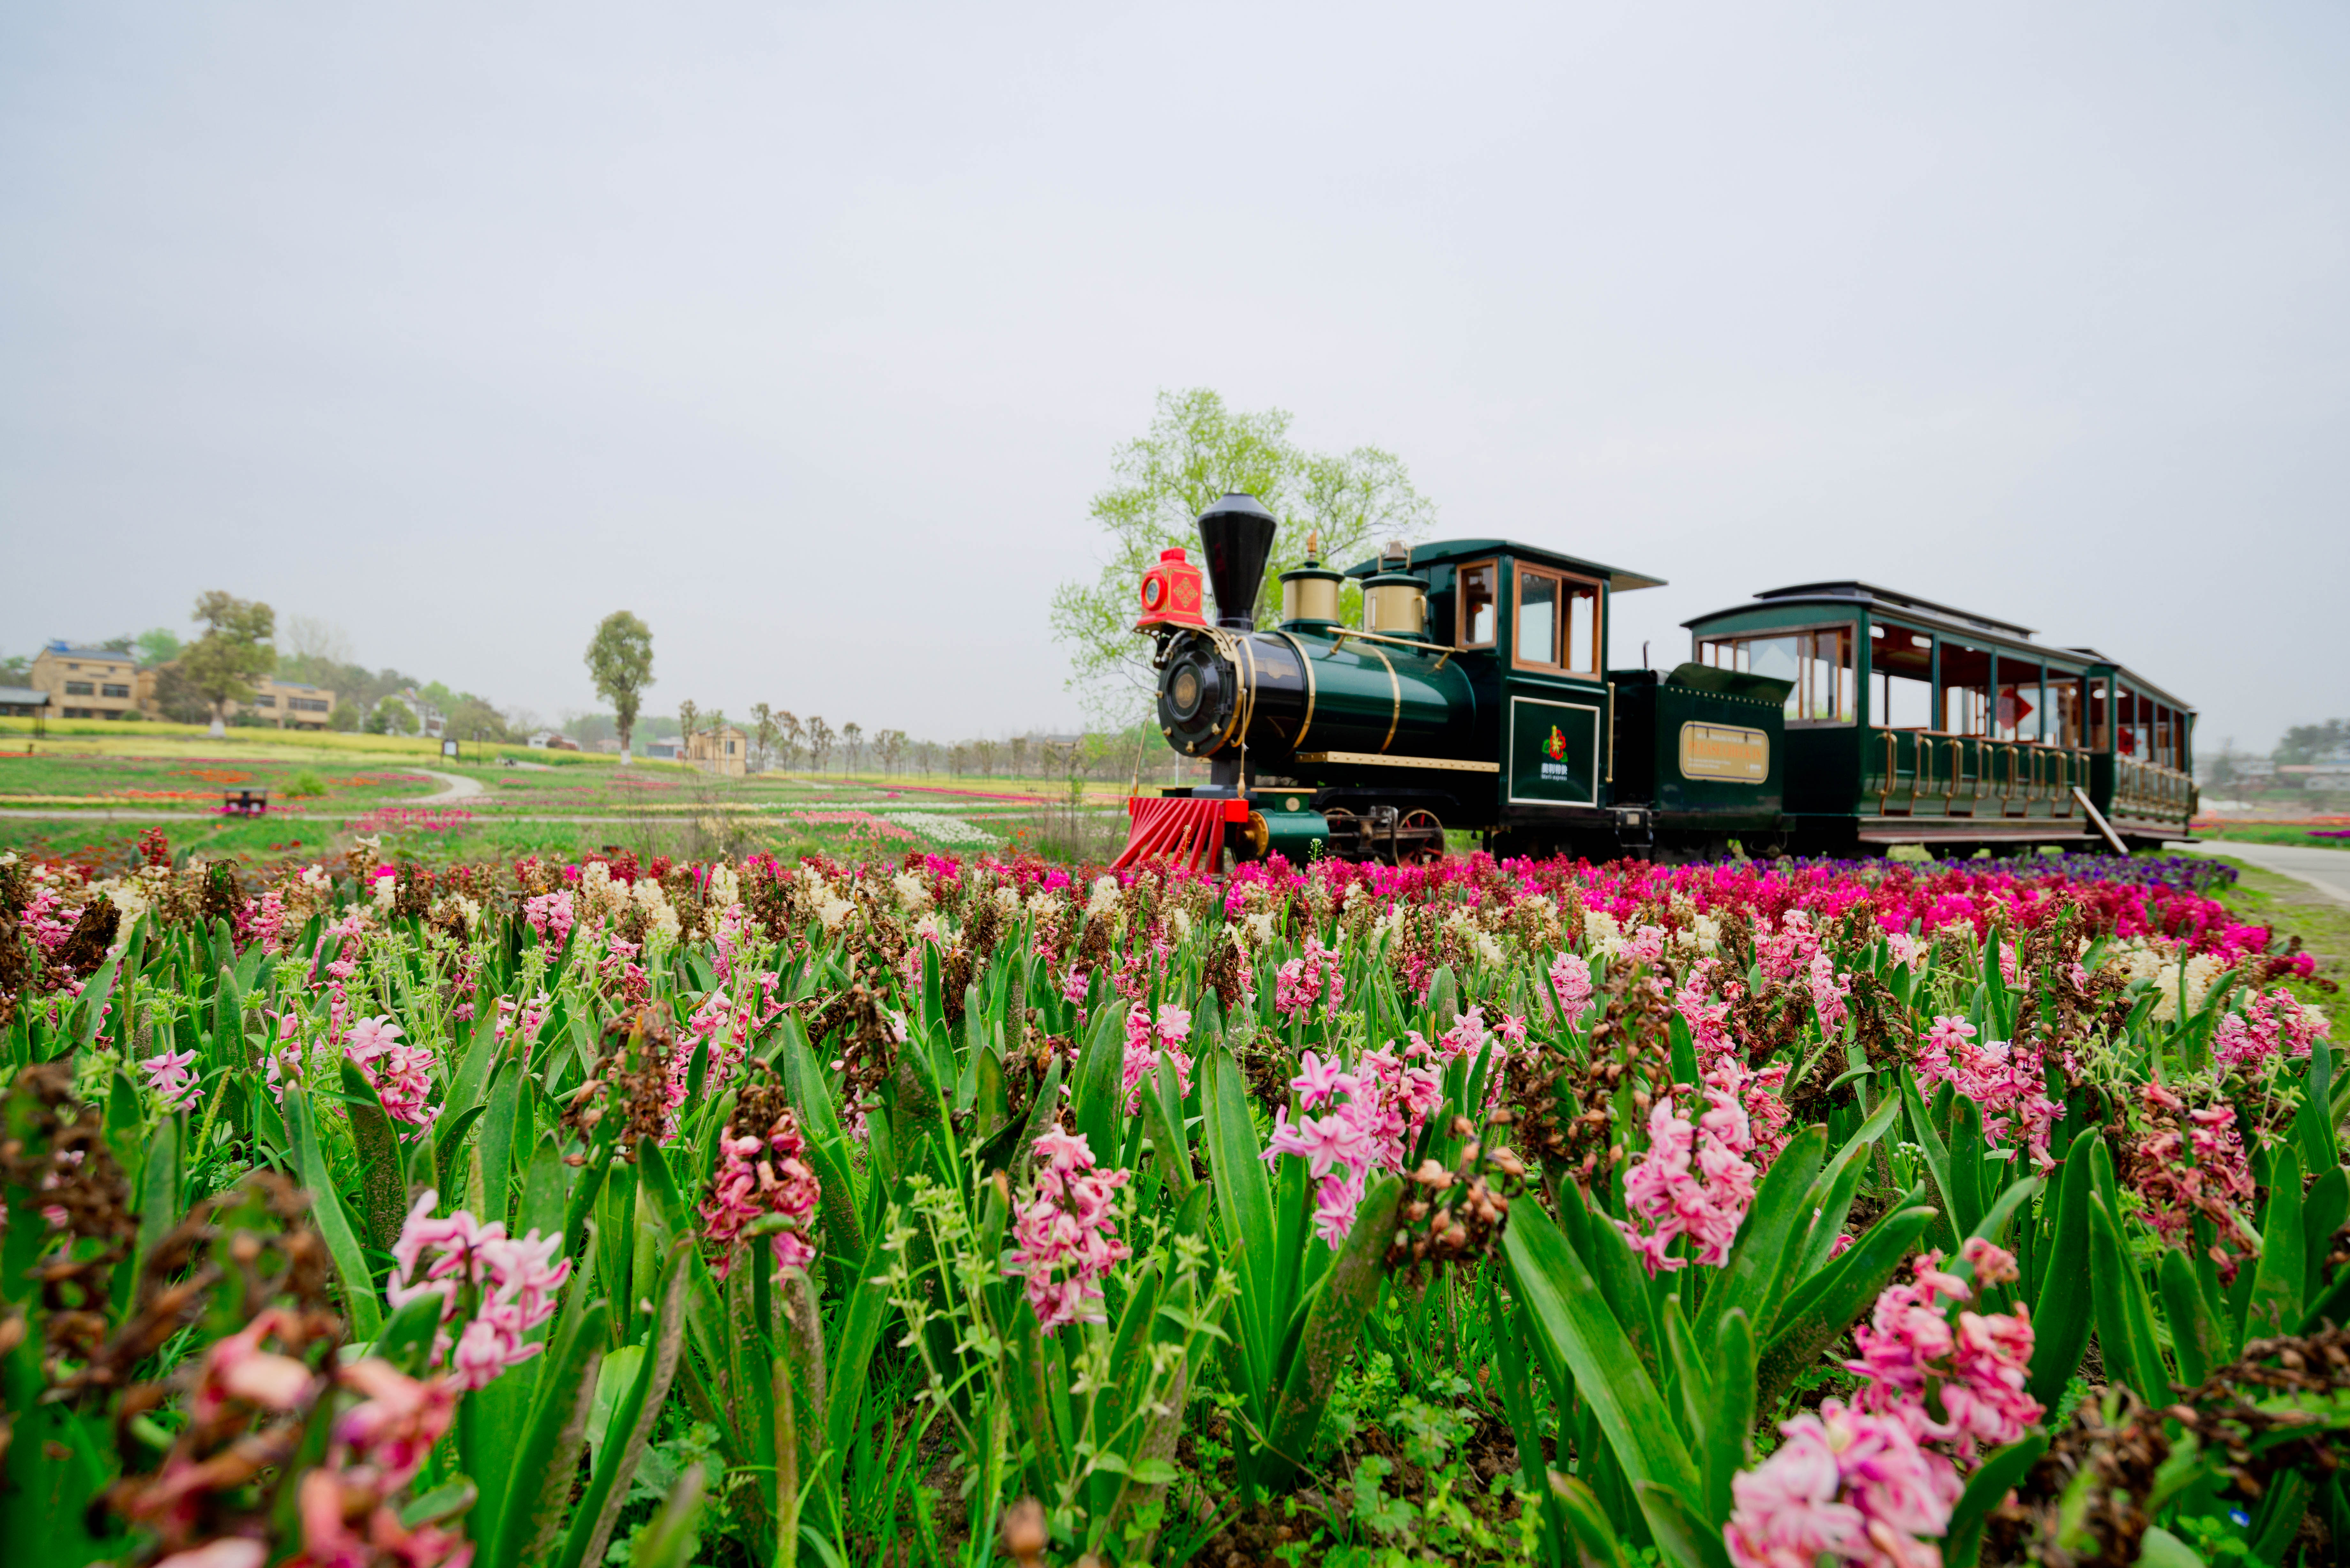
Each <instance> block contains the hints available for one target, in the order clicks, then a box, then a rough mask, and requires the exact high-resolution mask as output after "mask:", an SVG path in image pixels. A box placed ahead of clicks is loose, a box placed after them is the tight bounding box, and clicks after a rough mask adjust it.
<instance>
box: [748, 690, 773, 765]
mask: <svg viewBox="0 0 2350 1568" xmlns="http://www.w3.org/2000/svg"><path fill="white" fill-rule="evenodd" d="M751 723H752V725H753V729H752V734H751V744H752V746H753V747H754V754H755V755H756V756H757V757H758V759H759V769H758V771H759V772H761V773H764V772H766V771H767V765H768V764H767V753H769V752H770V751H772V750H773V749H774V747H775V710H774V709H773V708H770V707H768V706H767V705H766V704H765V703H764V702H754V703H752V704H751Z"/></svg>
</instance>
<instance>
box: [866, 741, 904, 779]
mask: <svg viewBox="0 0 2350 1568" xmlns="http://www.w3.org/2000/svg"><path fill="white" fill-rule="evenodd" d="M873 750H874V751H875V752H876V753H879V755H880V758H881V771H882V772H884V773H891V774H894V773H896V772H897V771H898V763H899V759H900V758H901V757H903V756H904V755H905V754H906V732H905V731H903V730H884V731H882V732H880V733H879V734H878V735H876V736H874V737H873Z"/></svg>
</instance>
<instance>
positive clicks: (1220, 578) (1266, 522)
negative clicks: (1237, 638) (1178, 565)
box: [1200, 491, 1280, 631]
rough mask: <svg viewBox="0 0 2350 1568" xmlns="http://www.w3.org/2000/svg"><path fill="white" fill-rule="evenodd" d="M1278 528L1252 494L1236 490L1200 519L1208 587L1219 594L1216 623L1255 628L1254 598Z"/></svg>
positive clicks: (1232, 626) (1248, 628)
mask: <svg viewBox="0 0 2350 1568" xmlns="http://www.w3.org/2000/svg"><path fill="white" fill-rule="evenodd" d="M1279 527H1280V524H1278V523H1276V522H1275V521H1274V515H1273V514H1272V513H1270V512H1268V511H1266V510H1265V509H1264V506H1263V504H1262V503H1260V502H1259V501H1258V500H1257V498H1256V497H1255V496H1253V495H1246V494H1243V493H1241V492H1239V491H1234V492H1232V493H1231V494H1229V495H1227V496H1225V497H1224V498H1223V499H1222V501H1219V502H1217V503H1216V504H1214V505H1212V506H1211V507H1209V508H1208V509H1207V510H1206V511H1205V512H1202V513H1201V514H1200V543H1201V545H1202V546H1203V547H1204V548H1205V550H1206V553H1207V556H1208V586H1209V587H1211V588H1212V589H1213V590H1214V591H1215V595H1216V624H1217V625H1219V626H1222V627H1225V628H1230V629H1232V630H1233V631H1248V630H1251V629H1253V628H1254V627H1255V626H1256V596H1257V593H1258V590H1260V589H1261V588H1263V587H1264V563H1265V560H1266V557H1268V556H1271V555H1272V554H1273V535H1274V531H1275V530H1276V529H1278V528H1279Z"/></svg>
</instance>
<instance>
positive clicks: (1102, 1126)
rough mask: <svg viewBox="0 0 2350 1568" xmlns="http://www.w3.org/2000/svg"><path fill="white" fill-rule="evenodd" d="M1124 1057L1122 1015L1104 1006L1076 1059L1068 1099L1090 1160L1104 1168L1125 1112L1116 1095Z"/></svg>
mask: <svg viewBox="0 0 2350 1568" xmlns="http://www.w3.org/2000/svg"><path fill="white" fill-rule="evenodd" d="M1125 1058H1126V1016H1125V1014H1124V1013H1123V1012H1120V1011H1119V1010H1118V1008H1116V1007H1114V1006H1113V1007H1105V1008H1103V1009H1102V1012H1101V1016H1100V1017H1099V1018H1098V1019H1097V1020H1095V1022H1094V1030H1093V1033H1092V1034H1091V1035H1090V1036H1089V1037H1088V1038H1087V1041H1086V1048H1085V1054H1083V1055H1081V1056H1080V1057H1079V1058H1078V1059H1077V1066H1076V1078H1075V1080H1074V1082H1075V1085H1076V1094H1075V1095H1073V1096H1071V1098H1070V1109H1071V1110H1072V1111H1073V1112H1074V1113H1075V1114H1076V1119H1077V1131H1078V1132H1079V1133H1081V1134H1083V1135H1084V1137H1085V1140H1086V1146H1087V1147H1088V1148H1090V1149H1092V1150H1093V1151H1094V1158H1096V1159H1097V1160H1099V1161H1100V1162H1101V1163H1102V1164H1104V1165H1108V1164H1110V1163H1112V1162H1113V1161H1114V1160H1115V1159H1116V1158H1117V1155H1118V1121H1119V1118H1120V1117H1122V1116H1124V1115H1125V1113H1126V1105H1125V1101H1124V1099H1123V1097H1122V1096H1120V1095H1119V1093H1118V1082H1119V1077H1120V1070H1121V1068H1122V1067H1123V1065H1124V1064H1125Z"/></svg>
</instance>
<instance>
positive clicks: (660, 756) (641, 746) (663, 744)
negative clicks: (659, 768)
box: [637, 741, 677, 763]
mask: <svg viewBox="0 0 2350 1568" xmlns="http://www.w3.org/2000/svg"><path fill="white" fill-rule="evenodd" d="M637 749H638V751H639V752H640V753H642V754H643V755H644V757H645V759H646V760H647V761H649V762H660V763H673V762H675V761H677V742H675V741H639V742H638V743H637Z"/></svg>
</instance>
